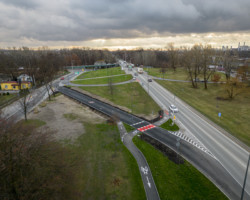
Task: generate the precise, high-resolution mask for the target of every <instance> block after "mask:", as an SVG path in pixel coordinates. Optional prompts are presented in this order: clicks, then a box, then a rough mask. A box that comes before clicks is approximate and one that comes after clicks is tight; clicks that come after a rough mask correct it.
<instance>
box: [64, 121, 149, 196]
mask: <svg viewBox="0 0 250 200" xmlns="http://www.w3.org/2000/svg"><path fill="white" fill-rule="evenodd" d="M84 127H85V133H84V134H82V135H81V136H80V137H79V138H78V140H77V141H76V142H75V144H68V146H70V148H71V149H73V150H74V152H76V153H77V154H79V155H82V156H83V159H84V165H83V166H82V167H81V173H80V174H79V181H80V182H79V188H80V189H81V191H82V194H81V196H82V199H138V200H144V199H146V196H145V191H144V187H143V184H142V180H141V176H140V172H139V168H138V165H137V163H136V160H135V159H134V157H133V156H132V154H131V153H130V152H129V151H128V150H127V149H126V147H125V146H124V145H123V144H122V142H121V141H120V134H119V132H118V128H117V126H116V125H109V124H97V125H96V124H95V125H93V124H86V123H85V124H84Z"/></svg>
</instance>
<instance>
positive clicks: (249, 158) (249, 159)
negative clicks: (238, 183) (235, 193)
mask: <svg viewBox="0 0 250 200" xmlns="http://www.w3.org/2000/svg"><path fill="white" fill-rule="evenodd" d="M249 161H250V154H249V157H248V162H247V169H246V174H245V178H244V183H243V187H242V192H241V198H240V200H243V197H244V191H245V186H246V180H247V172H248V167H249Z"/></svg>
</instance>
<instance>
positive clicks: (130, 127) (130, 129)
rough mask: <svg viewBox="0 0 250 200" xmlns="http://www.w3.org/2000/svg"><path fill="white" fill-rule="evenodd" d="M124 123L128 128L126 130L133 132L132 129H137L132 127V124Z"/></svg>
mask: <svg viewBox="0 0 250 200" xmlns="http://www.w3.org/2000/svg"><path fill="white" fill-rule="evenodd" d="M123 125H124V127H125V129H126V131H127V132H128V133H129V132H131V131H133V130H135V128H134V127H132V126H130V125H128V124H126V123H123Z"/></svg>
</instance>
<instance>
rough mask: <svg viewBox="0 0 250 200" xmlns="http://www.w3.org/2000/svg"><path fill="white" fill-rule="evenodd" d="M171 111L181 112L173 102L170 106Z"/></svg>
mask: <svg viewBox="0 0 250 200" xmlns="http://www.w3.org/2000/svg"><path fill="white" fill-rule="evenodd" d="M169 111H171V112H173V113H177V112H179V110H178V108H177V107H176V106H175V105H173V104H171V105H170V106H169Z"/></svg>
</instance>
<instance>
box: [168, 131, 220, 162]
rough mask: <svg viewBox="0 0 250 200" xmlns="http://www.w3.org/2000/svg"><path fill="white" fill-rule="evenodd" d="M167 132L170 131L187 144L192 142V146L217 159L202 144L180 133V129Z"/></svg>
mask: <svg viewBox="0 0 250 200" xmlns="http://www.w3.org/2000/svg"><path fill="white" fill-rule="evenodd" d="M168 132H169V133H171V134H172V135H175V136H177V137H179V138H181V139H183V140H185V141H186V142H188V143H189V144H192V145H193V146H195V147H197V148H198V149H200V150H201V151H203V152H205V153H206V154H208V155H210V156H211V157H213V158H214V159H216V160H218V159H217V158H216V157H215V156H214V155H213V154H212V153H211V152H210V151H209V150H208V149H207V148H206V147H205V146H203V145H202V144H199V143H197V142H195V141H194V140H192V138H189V137H188V136H186V135H185V134H183V133H181V132H180V131H173V132H172V131H168Z"/></svg>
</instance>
